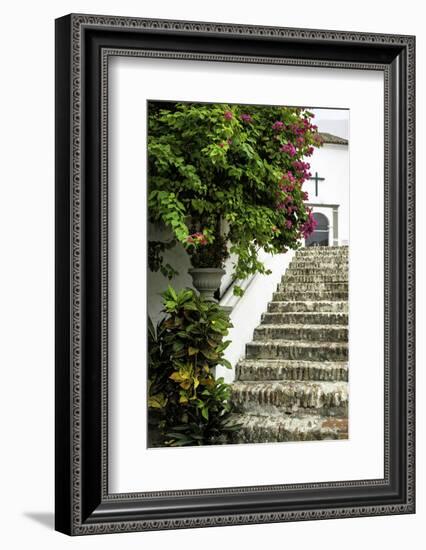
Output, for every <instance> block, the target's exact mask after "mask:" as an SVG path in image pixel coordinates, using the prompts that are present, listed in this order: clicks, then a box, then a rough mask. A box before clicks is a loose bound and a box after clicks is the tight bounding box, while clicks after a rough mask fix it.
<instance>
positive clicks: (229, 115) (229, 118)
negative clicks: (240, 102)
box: [223, 111, 234, 120]
mask: <svg viewBox="0 0 426 550" xmlns="http://www.w3.org/2000/svg"><path fill="white" fill-rule="evenodd" d="M223 116H224V117H225V118H226V120H231V119H232V118H233V117H234V115H233V114H232V111H225V112H224V113H223Z"/></svg>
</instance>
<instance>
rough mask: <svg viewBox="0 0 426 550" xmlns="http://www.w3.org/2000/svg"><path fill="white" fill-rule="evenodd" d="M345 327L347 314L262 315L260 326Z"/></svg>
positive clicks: (302, 313)
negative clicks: (291, 324)
mask: <svg viewBox="0 0 426 550" xmlns="http://www.w3.org/2000/svg"><path fill="white" fill-rule="evenodd" d="M290 323H294V324H297V325H347V324H348V315H347V313H329V312H328V313H307V312H301V313H264V314H263V316H262V324H264V325H268V324H269V325H278V324H282V325H288V324H290Z"/></svg>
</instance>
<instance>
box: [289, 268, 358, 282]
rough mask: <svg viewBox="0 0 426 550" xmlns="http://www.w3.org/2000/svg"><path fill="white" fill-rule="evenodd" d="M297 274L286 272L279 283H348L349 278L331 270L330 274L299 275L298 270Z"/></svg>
mask: <svg viewBox="0 0 426 550" xmlns="http://www.w3.org/2000/svg"><path fill="white" fill-rule="evenodd" d="M295 273H297V275H293V274H292V273H286V274H285V275H284V277H282V278H281V284H283V285H286V284H291V283H293V284H300V283H333V284H335V283H346V284H347V283H348V282H349V279H348V276H347V275H340V274H338V273H333V272H332V271H331V272H330V274H328V275H326V274H321V273H320V274H318V273H315V272H314V273H312V274H311V275H300V274H299V272H295Z"/></svg>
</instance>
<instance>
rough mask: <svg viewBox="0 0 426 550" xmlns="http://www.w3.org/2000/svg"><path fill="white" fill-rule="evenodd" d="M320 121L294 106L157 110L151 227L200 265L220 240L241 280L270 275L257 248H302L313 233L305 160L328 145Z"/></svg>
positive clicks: (166, 105) (151, 136)
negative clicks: (167, 233)
mask: <svg viewBox="0 0 426 550" xmlns="http://www.w3.org/2000/svg"><path fill="white" fill-rule="evenodd" d="M313 116H314V115H313V114H312V113H310V112H309V111H308V110H306V109H300V108H293V107H269V106H255V105H251V106H250V105H245V106H242V105H224V104H197V103H170V102H161V103H160V102H157V103H153V102H151V103H150V104H149V117H148V125H149V127H148V181H149V195H148V205H149V216H150V220H151V221H152V222H162V223H164V224H165V225H166V226H168V227H169V228H170V229H171V230H172V232H173V235H174V238H175V239H176V240H177V241H178V242H181V243H182V244H183V245H184V246H185V247H186V249H187V251H188V252H190V253H191V254H192V255H193V257H194V258H195V256H196V255H198V254H201V253H202V252H201V250H202V248H203V247H206V246H209V245H211V244H212V243H214V242H215V241H217V240H218V239H219V238H220V236H222V237H223V238H224V239H225V241H229V242H230V252H231V253H235V254H236V256H237V257H238V259H237V261H236V264H235V268H234V278H236V279H244V278H246V277H247V276H248V275H250V274H253V273H256V272H259V273H266V272H267V271H266V268H265V266H264V265H263V264H262V262H260V261H259V260H258V251H259V250H260V249H263V250H265V251H266V252H268V253H281V252H285V251H286V250H287V249H288V248H297V247H298V246H300V239H301V237H302V236H303V237H306V236H308V235H309V233H310V232H311V231H312V229H313V222H312V214H311V212H310V209H309V208H307V207H306V205H305V201H306V200H307V199H308V197H307V194H306V193H305V192H304V191H303V190H302V186H303V182H304V181H305V180H306V179H308V178H309V177H310V172H309V167H310V166H309V163H307V162H306V161H305V160H303V159H304V158H305V157H309V156H311V155H312V154H313V152H314V148H315V147H318V146H320V145H321V138H320V136H319V134H318V130H317V127H316V126H315V125H314V124H312V118H313ZM223 222H226V223H223ZM224 226H226V228H227V229H226V231H225V233H221V231H220V228H221V227H224ZM221 250H223V248H222V249H221ZM216 260H217V259H216V258H215V261H216ZM195 261H196V262H197V260H195ZM222 262H223V258H222ZM216 263H218V262H217V261H216ZM209 267H213V266H209Z"/></svg>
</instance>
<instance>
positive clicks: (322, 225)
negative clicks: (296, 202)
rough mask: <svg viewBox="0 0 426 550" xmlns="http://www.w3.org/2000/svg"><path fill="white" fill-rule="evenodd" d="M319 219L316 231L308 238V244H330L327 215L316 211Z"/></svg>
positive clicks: (316, 217) (317, 219)
mask: <svg viewBox="0 0 426 550" xmlns="http://www.w3.org/2000/svg"><path fill="white" fill-rule="evenodd" d="M313 216H314V218H315V219H316V221H317V226H316V228H315V231H314V232H313V233H312V235H310V236H309V237H308V238H307V239H306V246H328V237H329V223H328V218H327V216H324V214H320V213H319V212H314V214H313Z"/></svg>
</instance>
